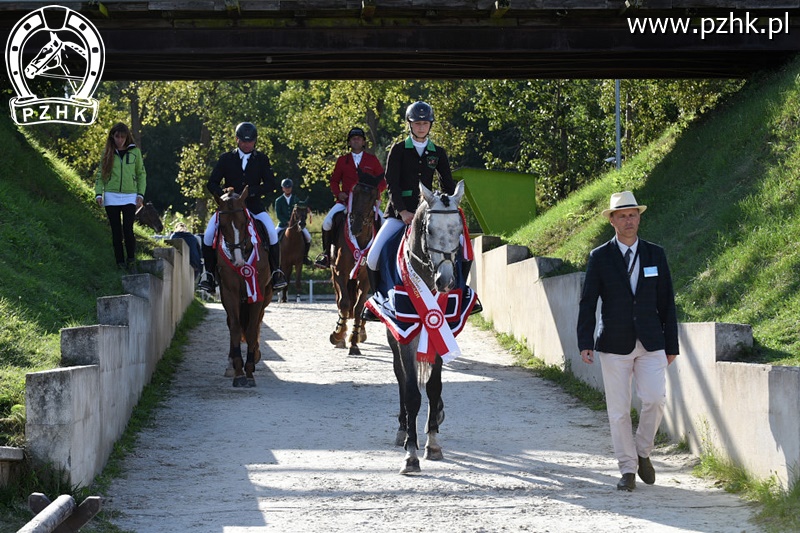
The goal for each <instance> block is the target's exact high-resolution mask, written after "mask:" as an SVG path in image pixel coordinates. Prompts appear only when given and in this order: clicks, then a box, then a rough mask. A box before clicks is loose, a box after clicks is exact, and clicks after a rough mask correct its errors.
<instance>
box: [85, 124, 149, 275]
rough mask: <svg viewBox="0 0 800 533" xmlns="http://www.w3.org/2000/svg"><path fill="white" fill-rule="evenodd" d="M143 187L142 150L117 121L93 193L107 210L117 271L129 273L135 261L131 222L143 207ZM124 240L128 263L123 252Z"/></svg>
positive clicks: (144, 180) (144, 178)
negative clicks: (125, 270)
mask: <svg viewBox="0 0 800 533" xmlns="http://www.w3.org/2000/svg"><path fill="white" fill-rule="evenodd" d="M146 186H147V173H146V172H145V170H144V162H143V161H142V151H141V150H139V149H138V148H137V147H136V145H135V144H134V142H133V136H132V135H131V131H130V130H129V129H128V126H126V125H125V124H123V123H122V122H119V123H117V124H115V125H114V126H113V127H112V128H111V130H110V131H109V132H108V138H107V139H106V146H105V149H104V150H103V159H102V161H101V162H100V172H99V173H98V174H97V180H96V181H95V185H94V192H95V201H96V202H97V205H99V206H100V207H105V209H106V215H108V222H109V224H110V225H111V240H112V242H113V244H114V256H115V257H116V260H117V266H118V267H120V268H127V269H129V270H130V268H131V267H132V266H133V263H134V260H135V256H136V237H135V236H134V233H133V219H134V217H135V216H136V210H137V209H138V208H140V207H142V205H143V204H144V191H145V187H146ZM120 219H121V220H120ZM123 240H124V242H125V252H127V261H126V259H125V254H124V253H123V247H122V243H123Z"/></svg>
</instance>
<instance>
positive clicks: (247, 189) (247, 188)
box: [239, 185, 250, 202]
mask: <svg viewBox="0 0 800 533" xmlns="http://www.w3.org/2000/svg"><path fill="white" fill-rule="evenodd" d="M249 192H250V186H249V185H245V186H244V189H242V194H240V195H239V200H241V201H242V202H244V201H245V200H246V199H247V194H248V193H249Z"/></svg>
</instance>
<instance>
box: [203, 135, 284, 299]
mask: <svg viewBox="0 0 800 533" xmlns="http://www.w3.org/2000/svg"><path fill="white" fill-rule="evenodd" d="M257 138H258V131H257V130H256V127H255V125H253V124H252V123H251V122H242V123H240V124H239V125H237V126H236V144H237V148H236V149H235V150H232V151H230V152H226V153H224V154H222V155H221V156H220V157H219V160H218V161H217V164H216V166H215V167H214V170H213V171H211V177H210V178H209V179H208V183H207V184H206V187H207V188H208V190H209V191H210V192H211V194H213V195H216V196H222V195H223V193H224V191H223V188H228V187H233V189H234V191H236V192H237V193H241V192H242V191H243V190H244V187H245V185H247V186H248V187H249V188H248V191H249V192H248V195H247V200H245V204H246V205H247V209H248V210H249V211H250V214H251V215H252V216H253V218H255V219H257V220H260V221H261V223H262V224H263V225H264V228H265V229H266V231H267V235H268V240H269V248H268V250H269V253H268V256H269V266H270V269H271V270H272V288H273V289H281V288H283V287H285V286H286V277H285V276H284V275H283V272H281V268H280V267H281V260H280V248H279V247H278V232H277V231H276V230H275V224H274V223H273V222H272V219H271V218H270V217H269V214H268V213H267V211H266V210H265V208H264V203H263V201H262V199H261V197H262V196H263V195H264V194H266V193H271V192H276V191H277V186H276V183H275V175H274V174H273V172H272V165H271V164H270V162H269V157H267V154H265V153H263V152H259V151H258V150H256V149H255V146H256V140H257ZM223 182H224V184H223ZM216 230H217V217H215V216H212V217H211V220H209V222H208V227H207V228H206V231H205V233H204V234H203V260H204V261H205V265H206V272H207V274H206V278H205V279H204V280H202V281H201V282H200V288H202V289H204V290H206V291H208V292H214V290H215V288H216V281H215V279H214V274H216V271H217V268H216V267H217V254H216V252H215V251H214V249H213V248H212V247H211V245H212V244H213V242H214V233H215V232H216Z"/></svg>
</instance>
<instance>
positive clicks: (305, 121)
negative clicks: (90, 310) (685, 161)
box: [32, 80, 743, 221]
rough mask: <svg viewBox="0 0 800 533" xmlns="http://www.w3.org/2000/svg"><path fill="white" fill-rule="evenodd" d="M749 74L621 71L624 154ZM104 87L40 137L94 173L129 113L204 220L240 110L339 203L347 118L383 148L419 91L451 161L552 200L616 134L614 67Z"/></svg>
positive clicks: (187, 205)
mask: <svg viewBox="0 0 800 533" xmlns="http://www.w3.org/2000/svg"><path fill="white" fill-rule="evenodd" d="M742 84H743V82H740V81H731V80H622V82H621V95H620V102H621V109H622V110H621V120H622V131H623V135H622V149H623V157H630V156H631V155H633V154H635V153H637V152H638V151H639V150H640V149H641V148H642V147H643V146H644V145H646V144H647V143H648V142H650V141H651V140H653V139H655V138H656V137H657V136H658V135H659V134H660V133H661V132H662V131H663V130H664V128H665V127H667V126H668V125H670V124H674V123H679V122H685V121H688V120H691V119H692V118H694V117H696V116H697V115H699V114H702V113H703V112H704V111H705V110H706V109H708V108H710V107H713V106H714V105H715V104H716V103H717V101H719V100H720V99H721V98H724V96H725V95H727V94H729V93H731V92H734V91H736V90H738V89H739V88H740V87H741V86H742ZM97 94H98V97H99V98H100V99H101V104H100V110H101V113H100V117H99V119H98V121H97V122H96V123H95V124H94V125H92V126H89V127H80V128H77V127H74V126H71V127H70V126H63V125H57V124H53V125H45V126H41V127H37V128H35V135H36V137H37V140H38V141H39V142H41V143H42V144H43V145H45V146H47V147H49V148H51V149H53V150H55V151H56V152H57V153H59V154H60V155H61V156H62V157H63V158H65V159H66V160H67V161H68V162H69V163H70V164H71V165H72V166H74V167H75V169H76V170H77V171H78V173H79V175H80V176H82V177H83V178H84V179H86V180H87V181H89V182H91V181H93V180H94V176H95V174H96V171H97V167H98V163H99V160H100V152H101V150H102V146H103V143H104V141H105V137H106V135H107V132H108V129H109V128H110V127H111V125H112V124H113V123H114V122H117V121H122V122H126V123H128V124H129V125H131V128H132V130H133V132H134V136H135V137H136V139H137V143H138V144H140V146H141V147H142V149H143V152H144V154H145V164H146V166H147V172H148V196H149V198H148V200H150V201H153V202H154V203H155V204H156V206H157V207H159V208H161V209H166V208H171V209H173V210H177V211H181V212H184V213H188V212H194V214H195V215H196V216H197V218H198V219H199V220H200V221H202V220H204V219H205V217H206V216H207V209H208V201H209V199H210V196H209V195H208V193H207V191H206V189H205V182H206V180H207V179H208V177H209V175H210V173H211V169H212V168H213V165H214V164H215V162H216V160H217V158H218V157H219V155H220V154H221V153H223V152H225V151H227V150H231V149H233V148H234V147H235V138H234V128H235V126H236V124H237V123H239V122H242V121H249V122H253V123H254V124H256V126H257V127H258V131H259V140H258V145H257V147H258V149H259V150H262V151H264V152H266V153H267V155H269V157H270V159H271V161H272V162H273V167H274V169H275V172H276V175H277V176H278V179H282V178H285V177H288V178H291V179H292V180H293V181H295V183H296V190H298V192H300V191H303V190H304V191H306V192H307V193H308V194H310V195H311V197H312V199H311V205H312V207H314V208H315V209H319V210H322V209H325V208H327V207H329V205H330V202H331V198H330V194H329V193H328V192H327V190H326V189H327V187H326V185H327V181H328V178H329V176H330V173H331V172H332V170H333V166H334V164H335V161H336V158H337V157H338V156H339V155H341V154H343V153H346V151H347V142H346V136H347V132H348V131H349V129H350V128H352V127H356V126H358V127H361V128H364V130H365V132H366V133H367V141H368V150H370V151H372V152H373V153H375V154H376V155H377V156H378V158H379V159H380V160H381V161H385V157H386V152H387V150H388V148H389V147H390V146H391V145H392V144H393V143H394V142H397V141H399V140H401V139H402V138H404V137H405V136H406V135H407V128H406V126H405V122H404V114H405V109H406V106H408V105H409V104H410V103H412V102H414V101H416V100H425V101H428V102H429V103H431V104H432V105H433V107H434V111H435V116H436V120H435V123H434V127H433V129H432V131H431V137H432V138H433V139H434V141H435V142H436V143H438V144H440V145H442V146H444V147H446V148H447V150H448V154H449V155H450V159H451V164H452V166H453V168H458V167H464V166H469V167H480V168H489V169H497V170H512V171H516V172H526V173H531V174H534V175H535V176H536V180H537V199H536V200H537V201H538V203H539V204H540V205H541V206H543V207H547V206H549V205H552V204H554V203H555V202H557V201H558V200H560V199H562V198H564V197H565V196H566V195H568V194H569V193H570V192H572V191H574V190H576V189H577V188H578V187H580V186H582V185H584V184H586V183H588V182H590V181H592V180H593V179H594V178H595V177H596V176H597V175H599V174H600V173H601V172H603V171H604V170H605V169H606V168H607V167H606V165H607V163H605V162H604V160H605V159H606V158H608V157H609V156H611V155H613V153H614V146H615V132H614V108H615V95H614V81H613V80H447V81H420V80H382V81H365V80H349V81H332V80H314V81H298V80H294V81H219V80H215V81H176V82H154V81H137V82H104V83H103V84H101V87H100V90H99V91H98V93H97ZM32 129H33V128H32ZM266 200H267V201H271V200H272V199H271V198H267V199H266Z"/></svg>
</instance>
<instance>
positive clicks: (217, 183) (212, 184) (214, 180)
mask: <svg viewBox="0 0 800 533" xmlns="http://www.w3.org/2000/svg"><path fill="white" fill-rule="evenodd" d="M226 158H227V154H222V155H221V156H219V160H217V164H216V165H214V170H212V171H211V177H210V178H208V183H206V188H207V189H208V191H209V192H210V193H211V194H213V195H214V196H222V195H223V191H222V178H224V177H225V170H224V166H225V159H226Z"/></svg>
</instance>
